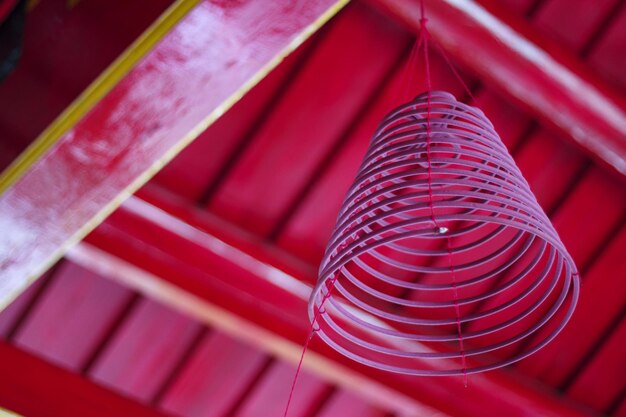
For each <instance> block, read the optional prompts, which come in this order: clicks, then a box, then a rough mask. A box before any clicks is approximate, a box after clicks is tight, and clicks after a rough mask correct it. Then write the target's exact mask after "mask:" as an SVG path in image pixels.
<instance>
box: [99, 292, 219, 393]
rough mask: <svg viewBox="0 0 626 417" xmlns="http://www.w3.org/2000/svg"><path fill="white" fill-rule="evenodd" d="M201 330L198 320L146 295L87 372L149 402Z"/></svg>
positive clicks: (114, 388) (111, 385)
mask: <svg viewBox="0 0 626 417" xmlns="http://www.w3.org/2000/svg"><path fill="white" fill-rule="evenodd" d="M201 331H202V326H201V324H200V323H199V322H197V321H195V320H193V319H191V318H189V317H187V316H184V315H182V314H180V313H178V312H176V311H174V310H172V309H170V308H168V307H166V306H164V305H162V304H159V303H157V302H155V301H153V300H149V299H146V298H143V299H142V300H140V301H139V302H138V303H137V305H136V307H135V308H134V309H133V311H132V312H131V313H130V314H129V315H128V317H126V318H125V319H124V322H123V324H122V325H121V326H120V327H119V328H118V330H117V332H116V333H115V334H114V335H112V337H111V338H110V339H109V340H107V341H106V347H105V348H104V349H103V350H102V351H101V352H100V355H99V356H98V358H96V359H95V361H94V362H93V366H92V367H91V368H90V369H88V370H87V374H88V375H89V376H90V377H91V378H92V379H93V380H94V381H96V382H98V383H101V384H103V385H105V386H108V387H110V388H111V389H113V390H116V391H120V392H122V393H124V394H125V395H128V396H130V397H132V398H136V399H137V400H139V401H141V402H144V403H150V400H151V399H152V398H154V397H155V396H156V395H157V393H158V392H159V391H160V389H161V386H162V385H163V384H164V383H165V382H166V381H167V378H168V376H169V375H170V373H171V372H172V371H173V370H174V369H175V367H176V365H177V363H178V361H179V359H180V358H181V356H183V355H184V354H185V352H186V351H187V350H188V348H189V345H190V344H191V343H193V341H194V340H195V338H196V335H197V334H198V333H199V332H201ZM210 377H211V376H210V375H207V378H210Z"/></svg>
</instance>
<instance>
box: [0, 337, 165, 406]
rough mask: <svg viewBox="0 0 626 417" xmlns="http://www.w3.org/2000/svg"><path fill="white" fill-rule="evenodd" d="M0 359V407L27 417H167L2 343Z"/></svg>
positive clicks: (0, 344) (0, 343) (0, 345)
mask: <svg viewBox="0 0 626 417" xmlns="http://www.w3.org/2000/svg"><path fill="white" fill-rule="evenodd" d="M0 357H1V358H2V360H1V361H0V375H2V378H0V407H5V408H6V409H8V410H11V411H13V412H16V413H19V414H22V415H24V416H28V417H61V416H90V417H111V416H133V417H166V415H165V414H163V413H161V412H159V411H157V410H155V409H153V408H151V407H149V406H146V405H144V404H140V403H138V402H136V401H133V400H131V399H129V398H126V397H123V396H121V395H119V394H116V393H114V392H113V391H110V390H108V389H106V388H104V387H101V386H99V385H97V384H95V383H93V382H91V381H89V380H87V379H85V378H84V377H82V376H80V375H77V374H75V373H73V372H70V371H67V370H65V369H61V368H59V367H57V366H55V365H52V364H50V363H48V362H45V361H43V360H41V359H39V358H37V357H35V356H33V355H31V354H29V353H26V352H24V351H22V350H20V349H18V348H16V347H15V346H11V345H9V344H8V343H6V342H3V341H0ZM0 416H7V417H9V416H13V414H4V413H3V411H2V408H0ZM16 417H17V416H16Z"/></svg>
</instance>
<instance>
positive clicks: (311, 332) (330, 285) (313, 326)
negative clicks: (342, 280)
mask: <svg viewBox="0 0 626 417" xmlns="http://www.w3.org/2000/svg"><path fill="white" fill-rule="evenodd" d="M335 281H337V275H335V276H333V277H332V278H331V279H329V280H328V284H326V288H327V291H326V294H325V295H324V297H322V301H321V302H320V306H319V308H318V309H317V311H316V312H315V314H314V315H313V320H311V326H310V328H309V333H308V334H307V338H306V340H305V342H304V347H303V348H302V354H301V355H300V360H299V361H298V367H297V368H296V374H295V375H294V377H293V382H292V383H291V389H290V390H289V398H288V399H287V405H286V406H285V413H284V414H283V417H287V414H288V413H289V406H290V405H291V400H292V398H293V393H294V392H295V390H296V383H297V382H298V377H299V376H300V371H301V370H302V362H304V355H305V354H306V351H307V350H308V349H309V344H310V343H311V339H313V335H314V334H315V332H317V331H318V330H319V327H316V324H317V319H318V318H319V316H320V315H321V314H324V313H325V312H326V309H325V308H324V304H325V303H326V301H327V300H328V299H329V298H330V295H331V291H332V289H333V288H334V286H335Z"/></svg>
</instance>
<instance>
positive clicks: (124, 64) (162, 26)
mask: <svg viewBox="0 0 626 417" xmlns="http://www.w3.org/2000/svg"><path fill="white" fill-rule="evenodd" d="M200 1H201V0H177V1H176V2H175V3H174V4H172V5H171V6H170V7H169V8H168V9H167V10H166V11H165V12H164V13H163V14H162V15H161V16H160V17H159V18H158V19H157V20H156V21H155V22H154V23H153V24H152V25H151V26H150V27H149V28H148V29H147V30H146V31H145V32H144V33H143V34H142V35H141V36H140V37H139V38H137V40H135V42H133V43H132V44H131V45H130V46H129V47H128V48H127V49H126V50H125V51H124V52H123V53H122V55H120V56H119V57H118V58H117V59H116V60H115V61H114V62H113V63H112V64H111V65H109V67H108V68H107V69H106V70H104V72H103V73H102V74H100V76H99V77H98V78H96V80H95V81H94V82H92V83H91V85H90V86H89V87H87V89H86V90H85V91H83V93H82V94H81V95H80V96H78V98H76V100H74V102H73V103H72V104H71V105H70V106H69V107H68V108H67V109H65V111H64V112H63V113H61V114H60V115H59V117H57V118H56V119H55V120H54V122H52V124H51V125H50V126H48V128H47V129H46V130H44V131H43V132H42V133H41V135H39V137H38V138H37V139H35V141H34V142H33V143H32V144H31V145H30V146H29V147H28V148H27V149H26V150H25V151H24V152H22V154H20V155H19V156H18V157H17V158H16V159H15V161H13V163H11V165H9V166H8V167H7V168H6V169H5V170H4V171H3V172H2V174H1V175H0V195H1V194H2V193H4V192H5V191H6V190H7V189H8V188H9V187H11V186H12V185H13V184H15V183H16V182H17V181H18V180H19V179H20V178H21V177H22V176H23V175H24V174H26V172H28V170H29V169H30V167H31V166H32V165H34V164H35V163H36V162H37V161H38V160H39V159H40V158H41V157H42V156H43V155H44V154H45V153H46V152H47V151H48V150H49V149H50V148H52V146H53V145H54V144H55V143H57V142H58V141H59V139H61V138H62V137H63V135H64V134H65V133H67V131H69V130H70V129H71V128H72V127H74V125H76V123H78V121H79V120H80V119H82V118H83V116H84V115H85V114H87V113H88V112H89V111H90V110H91V109H92V108H93V107H94V106H95V105H96V104H98V102H99V101H100V100H102V98H103V97H104V96H106V95H107V94H108V93H109V91H111V89H113V87H115V86H116V85H117V84H118V83H119V82H120V81H121V80H122V78H124V76H125V75H126V74H128V72H130V70H132V69H133V68H134V67H135V65H137V63H138V62H139V61H140V60H141V59H142V58H143V57H144V56H146V55H147V54H148V53H149V52H150V51H151V50H152V48H154V46H155V45H156V44H157V43H158V42H159V41H160V40H161V39H163V37H164V36H165V35H167V33H169V31H170V30H171V29H172V28H173V27H174V26H175V25H176V24H177V23H178V22H180V21H181V20H182V19H183V18H184V17H185V16H186V15H187V13H189V11H190V10H191V9H192V8H193V7H195V6H196V5H197V4H198V3H200Z"/></svg>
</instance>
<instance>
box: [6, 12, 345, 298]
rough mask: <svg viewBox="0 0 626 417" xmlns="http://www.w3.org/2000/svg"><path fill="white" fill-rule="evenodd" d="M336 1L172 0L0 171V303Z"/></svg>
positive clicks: (233, 97) (217, 112)
mask: <svg viewBox="0 0 626 417" xmlns="http://www.w3.org/2000/svg"><path fill="white" fill-rule="evenodd" d="M345 3H347V0H297V1H292V0H268V1H263V2H255V1H244V2H227V1H214V2H212V1H200V0H178V2H177V3H175V5H174V6H172V8H171V9H170V10H169V11H168V12H166V14H165V15H164V16H162V17H161V18H160V19H159V20H158V21H157V22H156V23H155V24H154V25H153V26H152V27H151V28H150V29H149V30H148V32H147V33H146V34H144V35H143V36H142V37H141V38H140V39H139V40H138V41H137V42H136V43H135V44H134V45H133V46H132V47H131V49H130V50H129V51H127V52H126V53H125V54H124V55H123V56H122V57H121V58H120V60H118V61H117V62H116V63H114V64H113V66H112V67H111V68H109V69H108V70H107V71H106V72H105V73H104V74H103V76H102V77H100V79H98V80H96V82H95V83H94V84H93V85H92V86H91V87H90V88H89V89H87V90H86V92H85V93H84V94H83V96H81V97H80V98H79V99H78V100H77V102H75V103H74V104H73V105H72V106H70V108H68V110H67V111H66V112H65V113H64V114H62V115H61V116H60V117H59V119H58V120H57V121H55V122H54V123H53V124H52V125H51V126H50V127H49V128H48V129H47V131H46V132H44V134H43V135H42V136H41V137H40V138H39V139H38V140H37V141H36V142H35V144H34V145H33V146H32V147H31V148H29V150H28V151H27V152H26V154H25V155H23V156H22V157H21V158H20V159H19V160H18V161H17V163H16V164H14V165H13V166H12V167H11V169H9V170H8V171H7V172H5V173H3V175H2V177H1V178H0V192H2V191H4V193H3V194H2V195H1V196H0V230H1V231H2V233H0V309H2V308H3V307H5V306H6V305H7V304H8V303H9V302H10V301H11V300H12V299H13V298H15V297H16V296H17V294H18V293H19V292H21V291H22V290H23V289H24V288H25V287H26V286H27V285H28V284H29V283H30V282H31V281H32V280H34V279H35V278H36V277H38V276H39V275H40V274H41V273H43V272H44V271H45V269H47V267H48V266H49V265H51V264H52V263H54V262H55V261H56V260H58V258H59V257H60V256H62V254H63V253H64V252H65V250H66V249H67V248H68V247H69V246H71V245H72V244H74V243H76V242H77V241H79V240H80V239H81V238H82V237H84V236H85V235H86V234H87V233H88V232H89V231H90V230H92V229H93V228H94V227H95V226H96V225H97V224H98V223H100V222H101V221H102V220H103V219H104V218H105V217H106V216H107V215H108V214H110V213H111V212H112V211H113V210H114V209H115V208H116V207H117V206H118V205H119V204H120V203H121V202H122V201H123V200H124V199H125V198H126V197H127V196H128V195H130V194H131V193H132V192H134V191H135V190H137V189H138V188H139V187H140V186H141V185H142V184H144V183H145V182H146V181H147V180H148V179H149V178H150V177H151V176H152V175H154V173H155V172H157V171H158V170H159V169H160V168H161V167H162V166H163V165H164V164H165V163H167V162H168V161H169V160H170V159H172V158H173V157H174V156H175V155H176V154H177V153H178V152H179V151H180V150H181V149H183V148H184V147H185V146H186V145H187V144H189V143H190V142H191V141H192V140H193V139H194V138H195V137H196V136H197V135H198V134H199V133H200V132H202V131H203V130H204V129H206V128H207V126H209V125H210V124H211V123H213V122H214V121H215V120H216V119H217V118H218V117H219V116H220V115H221V114H223V113H224V112H225V111H226V110H228V108H229V107H230V106H232V105H233V104H234V103H235V102H236V101H237V100H239V99H240V98H241V97H242V96H243V95H244V94H245V93H246V92H247V91H248V90H249V89H250V88H252V86H254V85H255V84H256V83H257V82H258V81H259V80H260V79H262V78H263V77H264V76H265V75H266V74H267V73H268V72H269V71H270V70H271V69H272V68H274V67H275V66H276V65H277V64H278V63H279V62H280V61H281V60H282V59H283V58H284V57H285V56H286V55H287V54H288V53H290V52H291V51H293V50H294V49H295V48H296V47H297V46H298V45H300V44H301V43H302V42H303V41H304V40H305V39H306V38H307V37H308V36H310V35H311V34H312V33H313V32H314V31H315V30H316V29H318V28H319V27H320V26H321V25H323V24H324V23H325V22H326V21H327V20H328V19H329V18H330V17H331V16H333V15H334V14H335V13H336V12H337V11H338V10H339V9H340V8H341V7H342V6H343V5H344V4H345Z"/></svg>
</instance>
